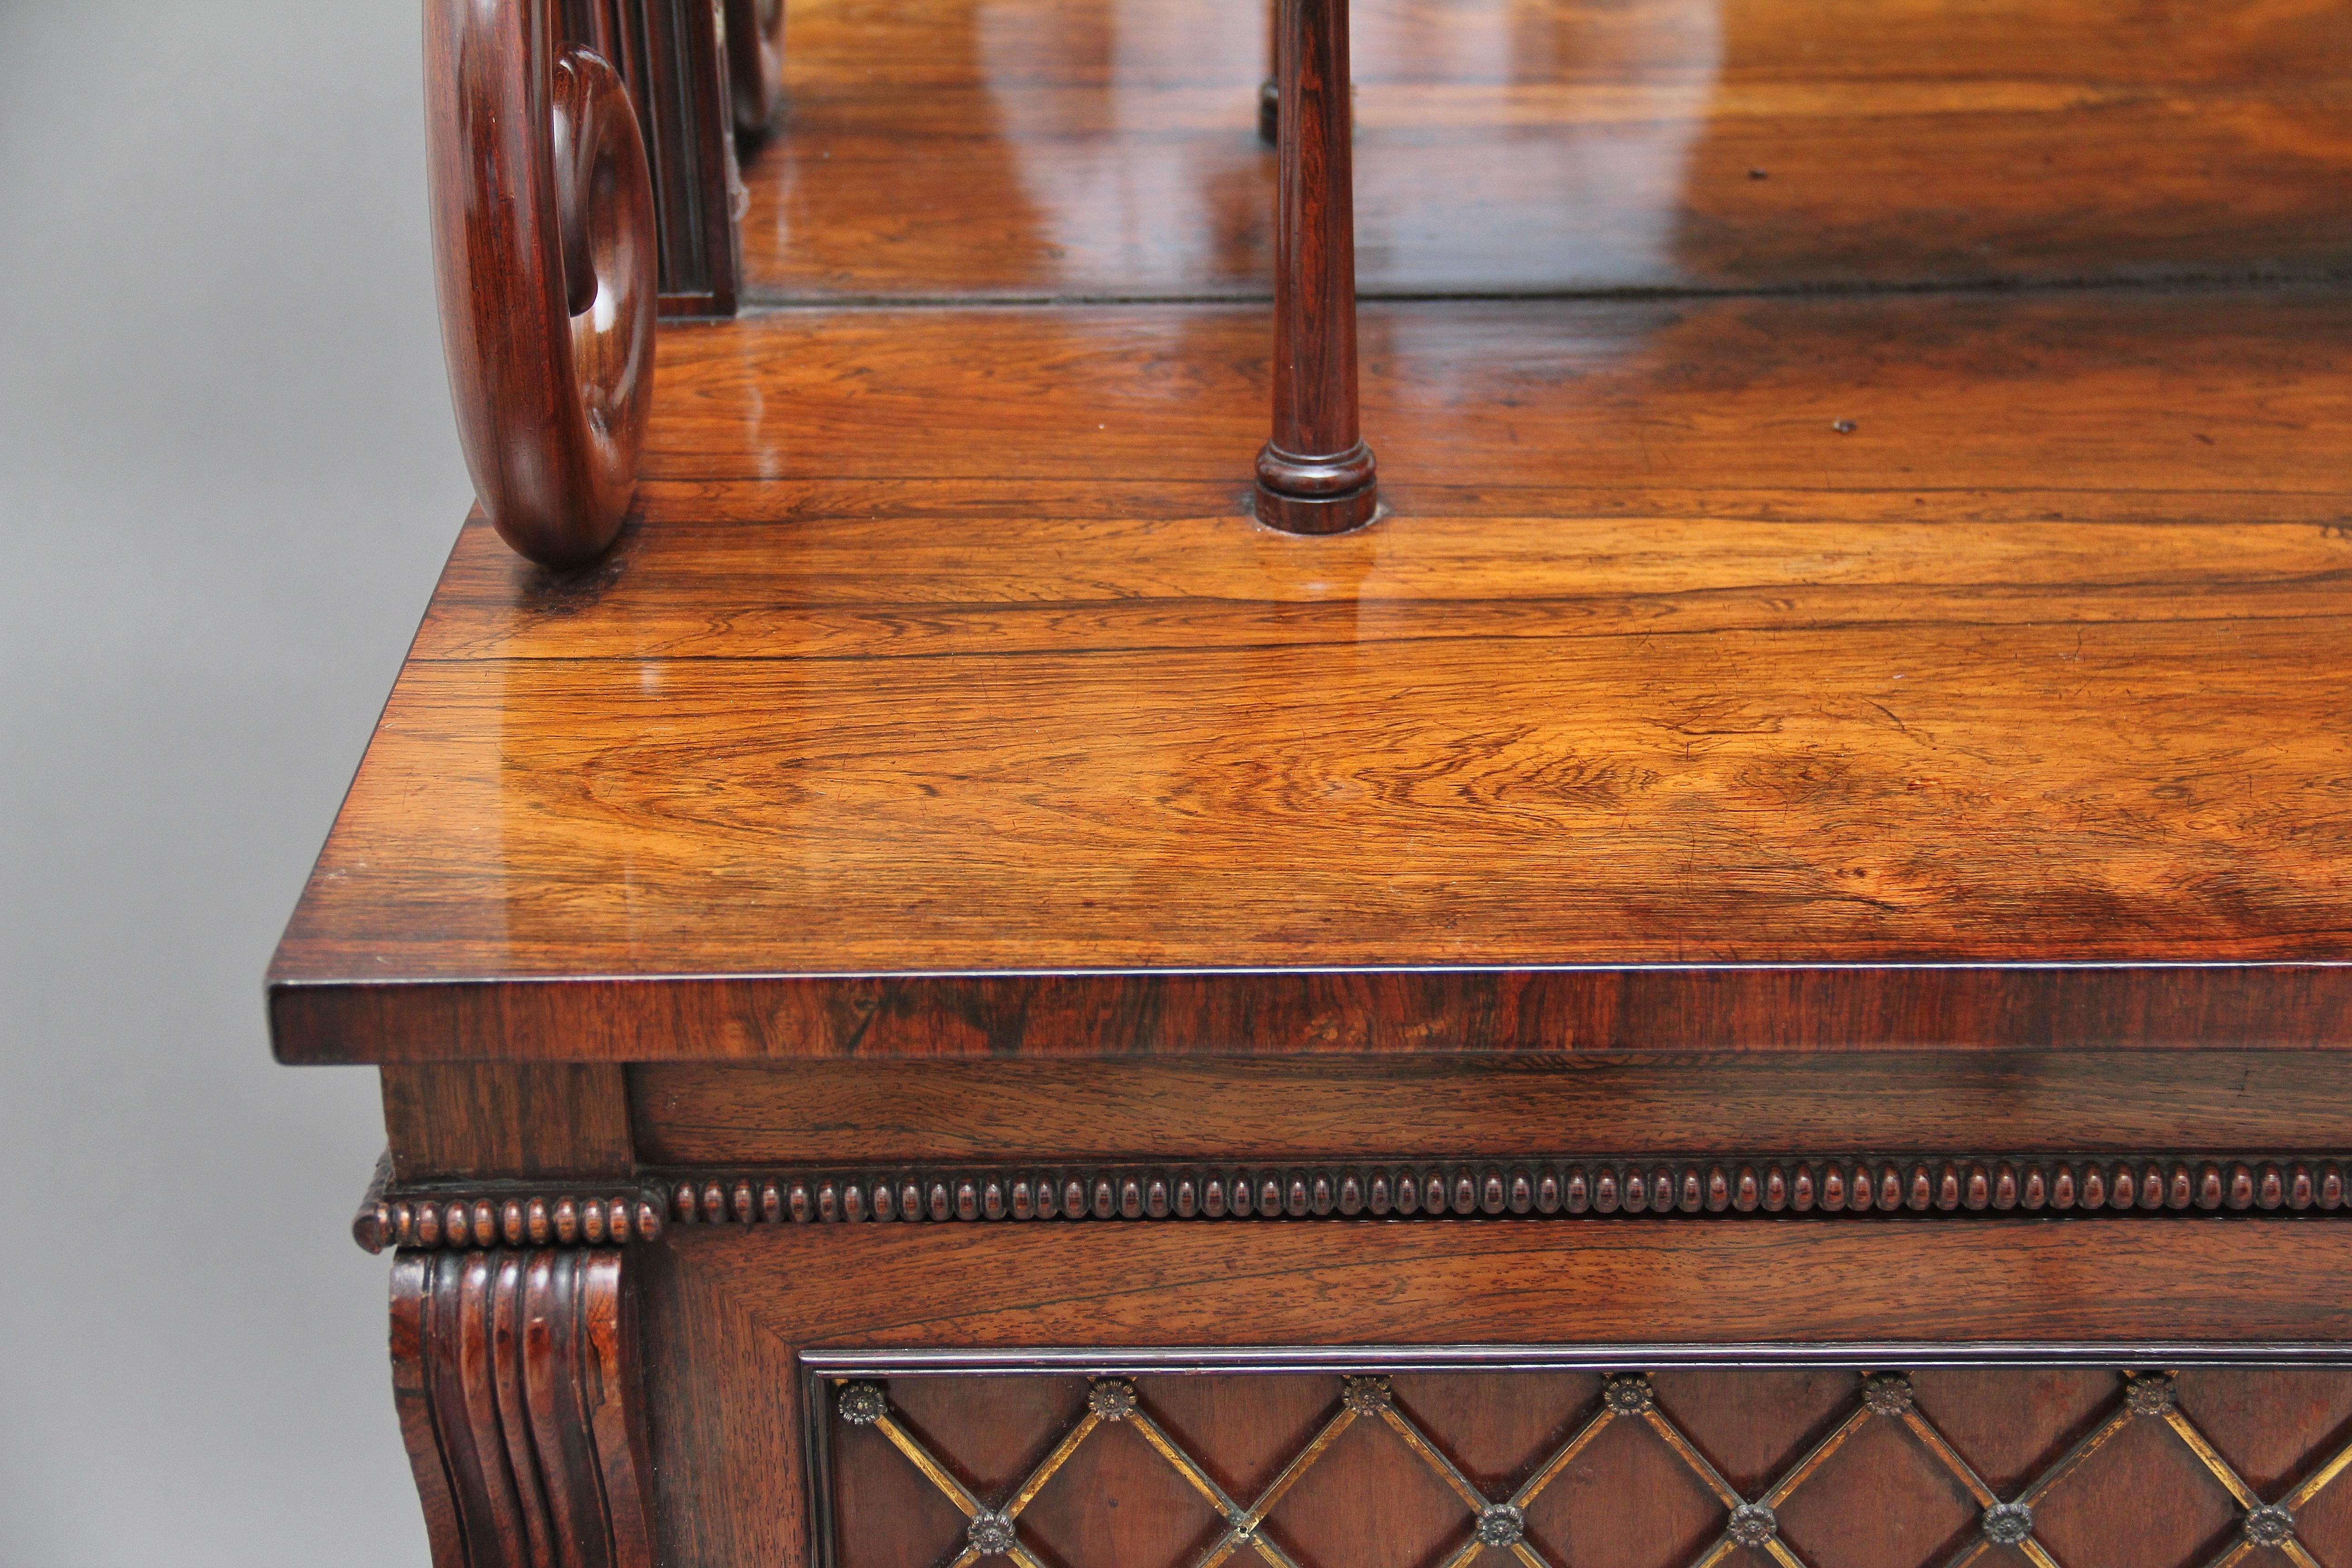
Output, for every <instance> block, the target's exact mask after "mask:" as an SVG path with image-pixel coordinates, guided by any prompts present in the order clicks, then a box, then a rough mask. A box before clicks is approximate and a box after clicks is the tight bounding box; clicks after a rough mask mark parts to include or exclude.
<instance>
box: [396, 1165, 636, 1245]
mask: <svg viewBox="0 0 2352 1568" xmlns="http://www.w3.org/2000/svg"><path fill="white" fill-rule="evenodd" d="M390 1177H391V1173H390V1170H389V1168H388V1163H386V1164H379V1165H378V1166H377V1167H376V1176H375V1180H374V1181H373V1183H371V1184H369V1187H368V1192H367V1196H366V1197H364V1198H362V1200H361V1201H360V1212H359V1213H358V1215H355V1216H354V1217H353V1218H352V1238H353V1239H354V1240H356V1241H358V1243H359V1244H360V1246H361V1247H364V1248H365V1249H367V1250H368V1251H370V1252H382V1251H383V1249H384V1248H385V1247H420V1248H424V1249H426V1250H431V1249H433V1248H436V1247H438V1248H446V1249H447V1250H450V1251H466V1250H468V1249H471V1248H478V1247H625V1246H626V1245H628V1244H629V1243H630V1242H633V1241H652V1240H654V1239H655V1238H656V1237H659V1236H660V1235H661V1232H662V1205H663V1203H664V1202H665V1201H666V1189H662V1188H655V1189H652V1190H646V1189H644V1188H635V1187H630V1188H624V1189H622V1190H618V1191H616V1190H614V1188H612V1187H610V1186H604V1185H602V1184H600V1185H599V1186H598V1187H596V1188H588V1187H584V1186H583V1187H575V1188H572V1189H571V1190H568V1191H562V1190H559V1191H552V1192H551V1191H547V1190H544V1189H537V1190H530V1191H524V1190H519V1189H517V1188H513V1187H508V1186H499V1187H489V1186H485V1187H484V1188H482V1189H480V1190H478V1191H469V1192H457V1191H455V1190H450V1189H441V1188H425V1189H415V1190H410V1191H398V1190H394V1188H393V1187H392V1184H391V1179H390Z"/></svg>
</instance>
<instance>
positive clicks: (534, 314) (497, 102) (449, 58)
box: [425, 0, 658, 566]
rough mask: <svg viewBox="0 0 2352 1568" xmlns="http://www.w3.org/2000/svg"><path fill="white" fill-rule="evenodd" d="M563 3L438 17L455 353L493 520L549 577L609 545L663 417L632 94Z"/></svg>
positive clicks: (444, 254)
mask: <svg viewBox="0 0 2352 1568" xmlns="http://www.w3.org/2000/svg"><path fill="white" fill-rule="evenodd" d="M551 6H552V0H426V4H425V111H426V121H425V123H426V129H427V134H428V136H429V137H430V140H431V186H432V205H433V242H434V255H435V265H436V280H437V282H438V284H439V288H440V296H441V333H442V346H443V349H444V351H445V352H446V355H447V358H448V364H449V386H450V393H451V396H452V398H453V400H454V401H455V403H456V405H457V428H458V435H459V437H460V440H461V442H462V444H463V446H464V447H465V452H466V466H467V470H468V471H469V472H470V473H471V474H472V475H473V479H474V488H475V492H476V494H477V495H478V497H479V499H480V501H481V506H482V511H483V514H484V515H485V516H486V517H488V520H489V521H490V524H491V526H492V527H494V528H496V529H497V530H498V531H499V536H500V537H501V538H503V539H504V540H505V541H506V542H508V543H509V544H510V545H512V546H513V547H514V548H515V549H516V550H517V551H519V552H521V553H522V554H524V555H527V556H529V557H530V559H532V560H534V561H537V562H541V563H544V564H547V565H551V566H568V565H573V564H577V563H581V562H583V561H586V560H589V559H591V558H593V556H595V555H597V554H598V553H599V552H602V551H603V550H604V548H605V547H606V546H608V545H609V544H611V543H612V542H613V540H614V536H615V535H616V534H618V533H619V531H620V528H621V522H622V519H623V517H624V516H625V514H626V512H627V510H628V505H629V498H630V495H631V493H632V491H633V490H634V489H635V482H636V469H637V459H638V456H639V454H640V452H641V451H642V450H643V449H644V447H645V434H646V416H647V413H648V411H649V410H650V408H651V405H652V399H653V382H654V359H653V343H654V322H655V316H656V288H657V279H656V268H657V262H658V258H657V255H656V239H655V228H654V203H653V185H652V181H651V178H650V175H649V174H648V172H647V167H646V150H645V142H644V137H643V134H642V132H641V131H640V130H639V127H638V124H637V116H636V112H635V108H634V107H633V106H632V104H631V102H630V100H629V94H628V89H626V88H625V86H624V85H623V84H622V81H621V78H620V76H619V75H618V73H616V72H615V71H614V68H612V66H611V65H609V64H608V63H606V61H605V60H604V58H603V57H601V56H599V55H596V54H594V53H593V52H591V51H589V50H587V49H584V48H580V47H563V48H562V49H560V50H559V49H558V47H557V46H556V42H555V31H554V18H553V16H552V15H551Z"/></svg>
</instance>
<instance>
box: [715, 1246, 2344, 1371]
mask: <svg viewBox="0 0 2352 1568" xmlns="http://www.w3.org/2000/svg"><path fill="white" fill-rule="evenodd" d="M669 1237H670V1243H669V1245H670V1246H671V1247H672V1248H673V1249H674V1250H675V1251H676V1252H677V1255H678V1258H679V1267H680V1268H681V1269H682V1270H687V1271H694V1272H707V1273H708V1274H709V1276H710V1277H711V1279H713V1280H714V1282H716V1283H717V1288H719V1289H722V1290H724V1292H725V1293H726V1294H727V1295H729V1296H730V1297H733V1298H734V1299H736V1300H739V1301H740V1302H741V1303H742V1306H743V1309H744V1310H746V1311H748V1312H749V1313H750V1314H751V1317H752V1318H753V1319H754V1320H755V1321H759V1322H760V1323H761V1325H762V1326H763V1327H765V1328H766V1329H767V1331H769V1332H771V1333H772V1334H774V1335H777V1336H778V1337H780V1338H782V1340H783V1341H784V1342H787V1343H790V1344H793V1346H795V1347H796V1348H799V1349H802V1350H810V1349H816V1348H831V1349H835V1350H841V1351H849V1350H858V1349H871V1350H875V1351H884V1350H888V1351H912V1350H921V1349H927V1348H938V1349H954V1350H975V1351H977V1350H1014V1349H1021V1348H1028V1347H1036V1346H1054V1345H1066V1346H1073V1347H1076V1346H1084V1347H1087V1348H1091V1349H1096V1350H1115V1349H1122V1348H1159V1347H1167V1346H1200V1347H1217V1346H1249V1345H1412V1344H1421V1345H1448V1344H1528V1345H1575V1344H1627V1343H1641V1344H1659V1345H1667V1344H1755V1343H1767V1342H1785V1343H1802V1344H1808V1345H1813V1346H1825V1345H1835V1344H1839V1343H1842V1342H1843V1343H1854V1342H1869V1343H1879V1342H1889V1343H1893V1342H1906V1343H1913V1344H1953V1343H1965V1342H1982V1343H1991V1344H2001V1343H2021V1342H2090V1343H2105V1344H2113V1345H2116V1346H2118V1347H2129V1346H2131V1345H2133V1344H2135V1343H2161V1344H2172V1345H2180V1344H2196V1343H2206V1342H2211V1343H2220V1342H2237V1343H2242V1344H2259V1343H2264V1342H2305V1341H2327V1340H2330V1339H2333V1338H2335V1337H2336V1336H2338V1335H2340V1333H2341V1331H2342V1321H2341V1314H2340V1312H2339V1311H2338V1310H2337V1309H2336V1302H2337V1301H2338V1300H2341V1299H2342V1296H2343V1292H2344V1290H2345V1289H2346V1288H2347V1285H2352V1226H2345V1225H2342V1224H2340V1223H2336V1222H2335V1221H2332V1220H2329V1219H2325V1218H2318V1219H2270V1220H2264V1221H2261V1222H2259V1223H2252V1222H2244V1221H2230V1220H2213V1221H2207V1222H2204V1223H2201V1224H2200V1223H2190V1224H2181V1225H2164V1226H2140V1225H2117V1224H2113V1223H2109V1222H2103V1221H2095V1220H2041V1219H2016V1220H1987V1221H1984V1222H1981V1223H1980V1224H1976V1225H1970V1226H1897V1225H1884V1226H1862V1225H1851V1224H1844V1223H1841V1222H1835V1221H1806V1220H1784V1221H1780V1222H1777V1223H1772V1224H1761V1225H1740V1226H1732V1225H1699V1226H1692V1225H1683V1224H1679V1223H1677V1222H1675V1221H1672V1220H1629V1221H1626V1222H1624V1223H1622V1224H1617V1225H1610V1226H1585V1227H1580V1228H1579V1229H1578V1230H1577V1231H1576V1232H1575V1237H1574V1244H1573V1245H1563V1244H1562V1241H1561V1239H1560V1235H1559V1231H1558V1230H1557V1229H1556V1228H1554V1227H1551V1226H1544V1225H1540V1224H1524V1223H1523V1224H1517V1225H1497V1226H1467V1225H1422V1226H1414V1225H1399V1224H1392V1223H1382V1222H1380V1221H1341V1222H1338V1223H1333V1224H1326V1225H1315V1226H1252V1225H1248V1224H1240V1223H1236V1224H1232V1225H1223V1226H743V1227H727V1228H725V1229H721V1228H720V1227H717V1226H713V1227H711V1228H710V1229H709V1230H708V1231H694V1230H691V1229H688V1228H683V1227H682V1228H679V1229H676V1230H673V1231H671V1232H670V1233H669Z"/></svg>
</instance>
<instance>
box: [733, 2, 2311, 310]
mask: <svg viewBox="0 0 2352 1568" xmlns="http://www.w3.org/2000/svg"><path fill="white" fill-rule="evenodd" d="M1261 4H1262V0H1035V3H1034V4H1021V5H1008V4H988V3H985V0H926V3H924V4H920V5H910V4H903V3H899V0H888V3H885V0H795V4H794V5H793V22H792V26H793V53H792V59H791V64H790V67H789V72H788V75H789V89H790V92H791V96H792V102H793V110H792V114H791V118H790V121H789V128H790V129H789V134H787V135H785V136H783V137H781V138H779V139H778V140H777V142H775V143H774V144H773V145H772V147H771V148H770V149H769V150H768V151H767V152H766V153H763V154H762V156H761V159H759V160H758V161H756V162H755V163H752V164H751V165H750V166H749V167H748V168H747V170H746V178H747V180H748V181H749V183H750V185H751V212H750V215H749V216H748V218H747V219H746V222H745V226H744V261H745V268H746V273H747V278H748V280H749V282H748V287H749V290H750V297H751V298H754V299H779V298H820V299H822V298H837V297H844V296H867V295H873V296H908V295H918V296H922V295H939V294H970V293H975V292H977V293H992V294H1000V295H1044V296H1055V297H1069V296H1101V295H1155V294H1171V293H1172V294H1181V295H1196V294H1249V295H1263V294H1264V293H1265V292H1266V290H1267V289H1268V288H1269V287H1270V279H1271V276H1272V273H1271V268H1272V258H1271V247H1272V230H1271V226H1270V219H1271V215H1272V212H1273V201H1274V159H1273V155H1272V153H1270V152H1269V151H1268V150H1267V149H1266V148H1265V145H1264V144H1263V143H1262V142H1260V141H1259V140H1258V138H1257V135H1256V129H1255V128H1256V122H1257V112H1258V102H1259V99H1258V91H1259V86H1260V80H1261V78H1262V77H1263V76H1264V75H1265V21H1264V17H1263V16H1262V15H1261V13H1260V10H1259V5H1261ZM1355 13H1356V16H1355V25H1356V37H1355V45H1354V53H1355V77H1356V81H1357V83H1358V88H1359V92H1358V100H1357V105H1356V110H1357V129H1358V137H1357V146H1356V174H1357V193H1358V219H1359V249H1360V262H1361V267H1362V281H1363V285H1364V287H1365V289H1367V290H1369V291H1372V292H1383V291H1388V292H1393V291H1398V290H1404V291H1413V292H1428V291H1446V290H1460V289H1486V290H1493V289H1504V290H1518V289H1541V290H1558V289H1625V288H1632V289H1647V288H1702V289H1759V288H1788V287H1797V286H1807V285H1821V284H1833V285H1853V284H1879V283H1917V282H1930V281H1932V282H1946V283H1949V282H1989V281H2032V282H2051V281H2074V280H2083V279H2137V280H2148V279H2179V278H2245V277H2250V276H2256V275H2294V276H2310V275H2315V274H2335V273H2338V272H2341V271H2342V270H2343V269H2344V268H2346V266H2347V263H2352V205H2347V203H2346V202H2345V201H2344V200H2343V192H2344V191H2345V189H2346V188H2347V183H2352V85H2347V84H2352V10H2347V8H2345V7H2344V6H2341V5H2336V4H2334V3H2333V0H2210V3H2206V4H2196V5H2189V4H2161V5H2149V4H2144V3H2141V0H2069V3H2067V4H2064V5H2047V4H2040V3H2036V0H1992V3H1990V4H1975V3H1970V0H1892V3H1882V0H1632V3H1629V4H1622V5H1621V4H1606V5H1603V4H1596V3H1594V0H1444V3H1438V4H1433V3H1431V0H1359V3H1358V4H1357V5H1356V6H1355Z"/></svg>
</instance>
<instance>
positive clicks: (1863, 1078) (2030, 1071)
mask: <svg viewBox="0 0 2352 1568" xmlns="http://www.w3.org/2000/svg"><path fill="white" fill-rule="evenodd" d="M629 1091H630V1111H629V1121H630V1123H631V1124H632V1126H633V1127H634V1128H635V1134H636V1146H637V1151H638V1154H639V1156H640V1157H641V1158H642V1159H644V1160H645V1161H646V1162H647V1163H654V1164H664V1165H683V1166H695V1165H702V1166H716V1167H724V1166H729V1165H736V1166H760V1165H772V1166H794V1165H798V1166H809V1165H824V1164H835V1165H839V1164H885V1163H898V1162H930V1163H944V1164H956V1163H987V1164H993V1163H1003V1162H1011V1161H1020V1160H1080V1159H1090V1160H1107V1161H1119V1160H1185V1159H1192V1160H1244V1161H1246V1160H1286V1161H1287V1160H1333V1159H1338V1160H1366V1159H1386V1158H1390V1157H1391V1156H1393V1155H1396V1154H1400V1153H1404V1152H1412V1153H1416V1154H1428V1155H1432V1156H1445V1157H1461V1158H1469V1157H1473V1156H1478V1155H1485V1156H1487V1157H1490V1158H1495V1159H1502V1160H1509V1159H1517V1158H1525V1157H1527V1156H1528V1155H1530V1154H1533V1153H1536V1152H1546V1151H1558V1152H1563V1153H1571V1152H1598V1151H1610V1152H1622V1153H1627V1154H1634V1153H1659V1154H1687V1153H1717V1152H1726V1153H1727V1152H1737V1151H1743V1150H1759V1149H1761V1150H1795V1151H1807V1150H1827V1149H1830V1148H1832V1146H1838V1147H1853V1148H1868V1149H1895V1150H1904V1151H1910V1152H1917V1153H1922V1154H1937V1153H1967V1152H1973V1151H1975V1150H1977V1149H1979V1148H1982V1147H1984V1146H1986V1144H1987V1142H1988V1141H1989V1140H1990V1142H1993V1143H1997V1144H1999V1145H2000V1146H2001V1147H2004V1148H2009V1149H2015V1150H2028V1149H2059V1150H2074V1151H2081V1152H2133V1151H2135V1150H2137V1149H2144V1148H2151V1147H2155V1146H2158V1145H2163V1146H2166V1147H2168V1148H2179V1149H2184V1150H2215V1151H2227V1150H2229V1149H2231V1148H2233V1147H2263V1148H2275V1149H2298V1148H2314V1149H2326V1148H2332V1147H2335V1146H2336V1144H2337V1143H2339V1142H2344V1140H2345V1135H2346V1131H2347V1129H2352V1073H2347V1072H2346V1071H2345V1070H2344V1065H2343V1061H2342V1058H2339V1057H2336V1056H2335V1055H2332V1054H2329V1053H2326V1052H2316V1051H2310V1052H2304V1051H2295V1052H2284V1051H2283V1052H2275V1053H2264V1054H2261V1055H2253V1054H2249V1053H2245V1052H2237V1051H2231V1052H2211V1053H2206V1052H2185V1051H2183V1052H2169V1053H2164V1054H2153V1053H2149V1054H2141V1053H2133V1054H2128V1055H2121V1054H2119V1055H2107V1056H2087V1055H2085V1056H2053V1055H2042V1054H2030V1053H2025V1052H1999V1053H1993V1052H1978V1053H1965V1054H1957V1055H1955V1054H1944V1053H1935V1054H1929V1053H1924V1052H1923V1053H1914V1054H1906V1055H1902V1056H1881V1057H1870V1058H1861V1059H1855V1058H1850V1057H1789V1056H1778V1057H1754V1056H1748V1057H1701V1058H1690V1057H1660V1058H1633V1059H1630V1060H1629V1059H1623V1058H1616V1059H1609V1058H1603V1059H1599V1060H1593V1059H1585V1060H1576V1059H1569V1058H1549V1059H1546V1058H1524V1057H1502V1058H1481V1057H1460V1056H1449V1057H1374V1058H1355V1059H1349V1058H1313V1059H1309V1060H1275V1061H1236V1060H1232V1059H1223V1060H1212V1061H1165V1060H1156V1061H1155V1060H1146V1061H1113V1062H1062V1061H1003V1060H990V1061H875V1060H870V1059H851V1060H823V1059H820V1060H812V1061H793V1062H774V1063H762V1064H760V1065H758V1066H722V1065H719V1064H714V1063H706V1062H678V1063H651V1064H647V1065H645V1066H642V1067H638V1068H632V1069H630V1072H629Z"/></svg>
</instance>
